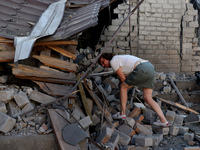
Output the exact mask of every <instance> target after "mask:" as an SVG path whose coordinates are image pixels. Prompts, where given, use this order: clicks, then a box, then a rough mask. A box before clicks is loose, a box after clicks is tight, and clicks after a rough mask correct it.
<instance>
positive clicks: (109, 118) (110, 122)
mask: <svg viewBox="0 0 200 150" xmlns="http://www.w3.org/2000/svg"><path fill="white" fill-rule="evenodd" d="M83 85H84V86H85V88H86V89H87V91H88V93H89V94H90V96H91V97H92V98H93V100H94V101H95V103H96V104H97V106H98V107H99V109H100V110H101V112H102V113H103V114H104V116H105V118H106V121H107V122H108V123H109V125H110V126H113V124H112V117H111V114H110V113H109V112H108V111H107V110H105V113H104V110H103V107H102V105H101V104H100V102H99V100H98V96H97V95H96V94H95V93H94V92H93V91H92V90H91V89H89V88H88V86H87V84H86V83H85V82H83Z"/></svg>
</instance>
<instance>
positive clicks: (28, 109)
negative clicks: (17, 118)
mask: <svg viewBox="0 0 200 150" xmlns="http://www.w3.org/2000/svg"><path fill="white" fill-rule="evenodd" d="M33 109H34V105H33V104H32V103H27V104H26V105H25V106H24V107H23V108H22V112H23V113H25V112H28V111H30V110H33ZM33 113H34V112H31V113H29V114H28V115H32V114H33Z"/></svg>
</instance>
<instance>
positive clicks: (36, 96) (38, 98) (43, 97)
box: [30, 91, 55, 104]
mask: <svg viewBox="0 0 200 150" xmlns="http://www.w3.org/2000/svg"><path fill="white" fill-rule="evenodd" d="M30 99H31V100H33V101H35V102H38V103H40V104H47V103H50V102H52V101H54V100H55V98H54V97H52V96H49V95H47V94H44V93H41V92H38V91H32V92H31V95H30Z"/></svg>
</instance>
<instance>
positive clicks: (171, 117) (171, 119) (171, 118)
mask: <svg viewBox="0 0 200 150" xmlns="http://www.w3.org/2000/svg"><path fill="white" fill-rule="evenodd" d="M165 117H166V119H167V121H168V122H169V124H173V123H174V119H175V117H176V113H175V112H174V111H170V110H168V111H167V112H166V114H165Z"/></svg>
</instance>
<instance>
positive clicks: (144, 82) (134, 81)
mask: <svg viewBox="0 0 200 150" xmlns="http://www.w3.org/2000/svg"><path fill="white" fill-rule="evenodd" d="M124 82H125V83H126V84H128V85H130V86H138V87H142V88H149V89H153V88H154V83H155V69H154V66H153V65H152V64H151V63H150V62H144V63H141V64H139V65H137V66H136V67H135V69H134V70H133V72H131V73H130V74H129V75H128V76H127V78H126V80H125V81H124Z"/></svg>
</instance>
